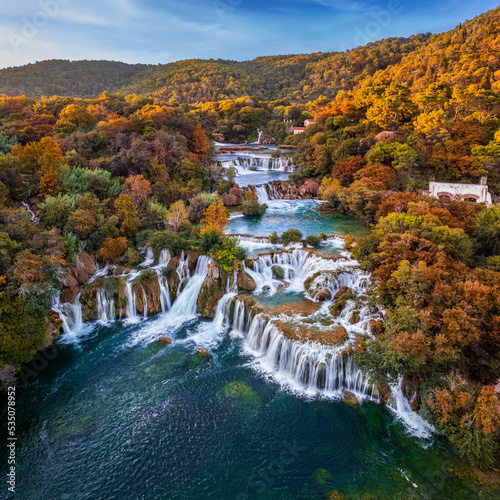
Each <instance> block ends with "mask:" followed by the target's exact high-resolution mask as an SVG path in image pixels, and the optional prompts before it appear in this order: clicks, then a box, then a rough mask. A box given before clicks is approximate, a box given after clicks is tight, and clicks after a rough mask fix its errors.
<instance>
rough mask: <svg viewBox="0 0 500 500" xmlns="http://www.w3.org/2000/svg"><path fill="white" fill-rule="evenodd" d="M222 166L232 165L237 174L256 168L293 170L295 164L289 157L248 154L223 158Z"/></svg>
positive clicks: (247, 172) (250, 171) (260, 169)
mask: <svg viewBox="0 0 500 500" xmlns="http://www.w3.org/2000/svg"><path fill="white" fill-rule="evenodd" d="M221 164H222V166H223V167H224V168H226V169H228V168H230V167H234V168H235V169H236V170H237V172H238V175H245V174H251V173H252V172H255V171H256V170H259V171H263V170H264V171H265V170H274V171H277V172H294V171H295V166H294V164H293V162H292V160H291V159H290V158H286V157H284V156H280V157H278V158H273V157H271V156H269V155H262V154H251V153H250V154H248V156H238V157H237V158H232V159H224V160H222V161H221Z"/></svg>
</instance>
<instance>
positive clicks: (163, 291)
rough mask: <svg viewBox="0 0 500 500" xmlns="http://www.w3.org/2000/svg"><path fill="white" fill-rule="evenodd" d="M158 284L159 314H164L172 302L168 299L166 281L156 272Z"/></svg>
mask: <svg viewBox="0 0 500 500" xmlns="http://www.w3.org/2000/svg"><path fill="white" fill-rule="evenodd" d="M158 284H159V285H160V303H161V312H162V313H165V312H167V311H168V310H169V309H170V308H171V307H172V301H171V299H170V289H169V287H168V281H167V278H165V276H162V275H161V272H158Z"/></svg>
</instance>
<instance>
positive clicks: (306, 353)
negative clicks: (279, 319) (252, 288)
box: [232, 300, 379, 400]
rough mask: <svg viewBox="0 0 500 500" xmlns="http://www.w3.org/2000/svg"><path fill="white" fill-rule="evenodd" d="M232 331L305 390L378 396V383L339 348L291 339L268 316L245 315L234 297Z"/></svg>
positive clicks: (264, 363)
mask: <svg viewBox="0 0 500 500" xmlns="http://www.w3.org/2000/svg"><path fill="white" fill-rule="evenodd" d="M232 326H233V332H234V333H237V334H240V335H242V336H243V337H244V345H245V348H246V349H247V350H248V351H250V352H251V353H252V355H254V356H256V358H257V360H258V363H259V365H260V366H261V368H263V369H264V370H265V371H266V372H268V373H271V374H272V375H273V376H274V377H275V378H276V379H277V380H278V381H279V382H283V383H285V384H286V385H288V386H292V387H294V388H295V389H297V390H299V391H301V392H306V393H308V394H311V395H313V394H321V395H323V396H330V397H338V396H340V395H341V394H342V391H344V390H347V391H351V392H353V393H355V394H357V395H358V396H359V397H361V398H363V397H368V398H371V399H374V400H378V399H379V395H378V390H377V388H376V386H374V385H372V384H370V383H369V378H368V377H367V376H366V375H365V374H364V373H363V372H362V371H361V370H360V368H359V367H358V366H357V365H356V363H355V362H354V360H353V358H352V355H351V354H350V353H348V352H343V351H341V350H340V349H339V348H336V347H331V346H323V345H320V344H313V343H308V342H305V343H304V342H298V341H296V340H292V339H289V338H287V337H285V336H284V335H283V333H281V332H280V330H279V329H278V328H277V326H276V325H275V324H274V323H273V322H272V321H271V320H269V319H268V318H267V317H264V316H262V315H261V314H258V315H257V316H255V317H254V318H253V319H251V318H250V317H248V315H245V308H244V303H243V302H242V301H240V300H236V301H235V306H234V314H233V321H232Z"/></svg>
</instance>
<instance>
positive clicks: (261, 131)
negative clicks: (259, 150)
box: [257, 128, 264, 144]
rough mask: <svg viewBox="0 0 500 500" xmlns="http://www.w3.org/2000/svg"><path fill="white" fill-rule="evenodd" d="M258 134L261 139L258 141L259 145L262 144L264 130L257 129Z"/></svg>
mask: <svg viewBox="0 0 500 500" xmlns="http://www.w3.org/2000/svg"><path fill="white" fill-rule="evenodd" d="M257 133H258V134H259V138H258V139H257V144H260V138H261V137H262V134H263V133H264V129H263V128H259V129H257Z"/></svg>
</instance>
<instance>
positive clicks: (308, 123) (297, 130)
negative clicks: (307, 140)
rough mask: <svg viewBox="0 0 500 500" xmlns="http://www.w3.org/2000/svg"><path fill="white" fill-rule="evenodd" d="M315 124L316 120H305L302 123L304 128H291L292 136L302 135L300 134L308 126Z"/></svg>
mask: <svg viewBox="0 0 500 500" xmlns="http://www.w3.org/2000/svg"><path fill="white" fill-rule="evenodd" d="M315 123H316V120H306V121H305V122H304V126H303V127H294V128H293V135H297V134H302V132H304V130H305V129H306V128H307V127H309V125H314V124H315Z"/></svg>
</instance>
